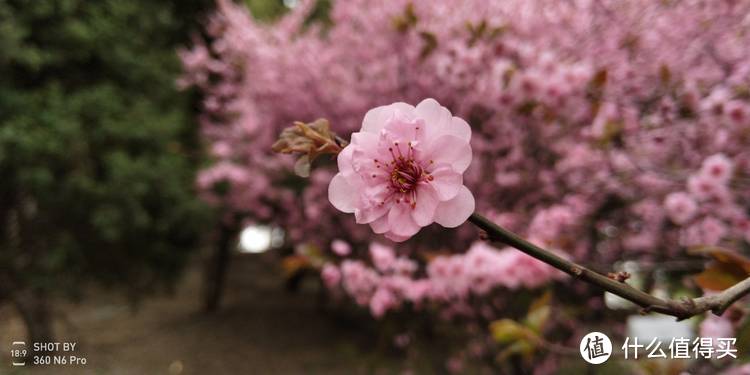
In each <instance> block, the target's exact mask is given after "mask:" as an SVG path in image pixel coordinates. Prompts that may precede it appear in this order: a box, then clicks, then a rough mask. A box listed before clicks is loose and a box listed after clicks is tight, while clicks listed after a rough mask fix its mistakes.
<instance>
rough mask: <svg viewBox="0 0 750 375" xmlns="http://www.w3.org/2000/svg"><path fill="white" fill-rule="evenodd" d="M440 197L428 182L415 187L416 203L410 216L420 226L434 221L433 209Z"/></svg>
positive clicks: (435, 207)
mask: <svg viewBox="0 0 750 375" xmlns="http://www.w3.org/2000/svg"><path fill="white" fill-rule="evenodd" d="M439 203H440V199H438V195H437V193H436V192H435V188H434V187H432V186H431V185H429V184H425V185H421V186H419V187H418V188H417V203H416V205H415V206H414V208H413V209H412V210H411V217H412V219H414V222H415V223H417V225H419V226H420V227H426V226H428V225H430V224H432V222H433V221H435V210H436V209H437V206H438V204H439Z"/></svg>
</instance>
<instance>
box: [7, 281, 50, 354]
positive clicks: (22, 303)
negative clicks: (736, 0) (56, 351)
mask: <svg viewBox="0 0 750 375" xmlns="http://www.w3.org/2000/svg"><path fill="white" fill-rule="evenodd" d="M12 299H13V304H14V305H15V307H16V309H17V310H18V313H19V314H20V315H21V318H22V319H23V321H24V324H25V325H26V340H27V341H26V345H27V348H29V349H31V348H32V347H33V343H35V342H39V343H44V342H54V341H55V340H54V338H55V335H54V330H53V327H52V311H51V308H50V302H49V300H48V296H47V293H46V292H45V291H43V290H41V289H31V290H25V291H22V292H17V293H16V292H14V293H13V295H12Z"/></svg>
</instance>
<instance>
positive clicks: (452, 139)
mask: <svg viewBox="0 0 750 375" xmlns="http://www.w3.org/2000/svg"><path fill="white" fill-rule="evenodd" d="M471 157H472V155H471V146H470V145H469V143H468V142H466V141H464V140H463V139H461V138H458V137H456V136H455V135H443V136H440V137H438V138H436V139H434V140H432V142H431V143H430V144H429V145H428V146H426V148H425V151H424V154H423V155H421V156H420V158H421V159H422V160H425V161H427V160H431V161H432V162H433V163H435V164H441V163H447V164H450V166H451V167H452V168H453V170H454V171H456V172H458V173H463V172H464V171H465V170H466V168H468V167H469V164H471Z"/></svg>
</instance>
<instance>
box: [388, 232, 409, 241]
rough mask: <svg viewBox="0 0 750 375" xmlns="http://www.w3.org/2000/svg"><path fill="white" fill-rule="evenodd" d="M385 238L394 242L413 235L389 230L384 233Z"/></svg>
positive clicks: (404, 239)
mask: <svg viewBox="0 0 750 375" xmlns="http://www.w3.org/2000/svg"><path fill="white" fill-rule="evenodd" d="M384 236H385V238H387V239H389V240H391V241H393V242H404V241H406V240H408V239H409V238H411V236H399V235H398V234H395V233H393V232H388V233H385V234H384Z"/></svg>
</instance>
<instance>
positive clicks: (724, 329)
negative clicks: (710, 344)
mask: <svg viewBox="0 0 750 375" xmlns="http://www.w3.org/2000/svg"><path fill="white" fill-rule="evenodd" d="M699 330H700V337H711V338H713V339H714V340H716V339H717V338H723V337H734V328H733V327H732V322H730V321H729V319H727V318H722V317H720V316H716V315H712V314H709V315H708V316H707V317H706V319H704V320H703V321H702V322H701V324H700V328H699Z"/></svg>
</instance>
